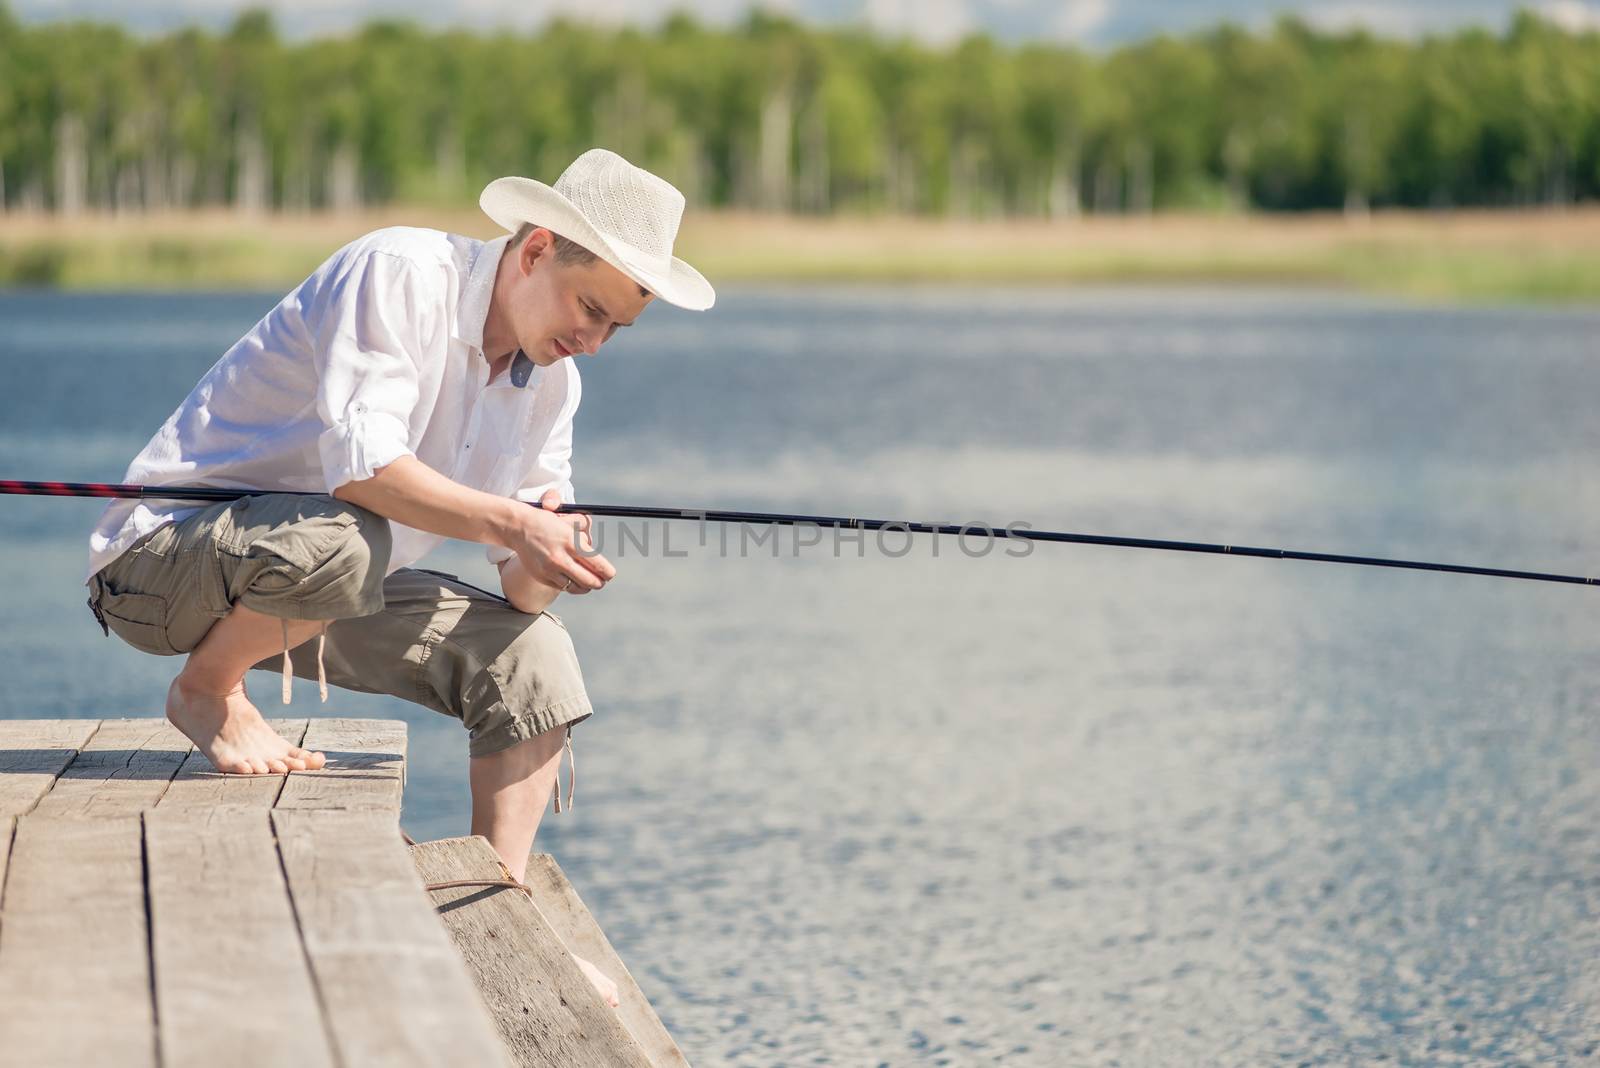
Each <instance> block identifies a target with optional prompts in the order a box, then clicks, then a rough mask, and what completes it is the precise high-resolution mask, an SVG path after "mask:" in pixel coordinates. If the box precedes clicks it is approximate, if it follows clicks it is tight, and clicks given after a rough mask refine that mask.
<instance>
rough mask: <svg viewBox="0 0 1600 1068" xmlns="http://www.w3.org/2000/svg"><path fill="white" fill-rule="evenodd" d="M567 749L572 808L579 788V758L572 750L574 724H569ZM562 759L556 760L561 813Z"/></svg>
mask: <svg viewBox="0 0 1600 1068" xmlns="http://www.w3.org/2000/svg"><path fill="white" fill-rule="evenodd" d="M564 748H565V749H566V751H567V763H568V765H569V766H570V770H569V771H568V772H567V808H568V809H569V810H570V809H571V808H572V793H573V791H574V790H576V789H577V788H578V758H577V757H576V756H575V755H573V752H572V724H570V723H569V724H567V741H566V744H565V747H564ZM561 811H562V809H561V761H560V758H559V757H558V758H557V760H556V814H557V815H560V814H561Z"/></svg>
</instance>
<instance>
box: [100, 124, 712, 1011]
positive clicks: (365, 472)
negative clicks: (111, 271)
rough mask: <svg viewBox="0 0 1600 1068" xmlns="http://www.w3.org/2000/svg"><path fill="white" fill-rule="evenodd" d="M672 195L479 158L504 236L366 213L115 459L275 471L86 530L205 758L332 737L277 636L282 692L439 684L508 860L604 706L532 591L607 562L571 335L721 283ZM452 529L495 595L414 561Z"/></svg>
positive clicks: (136, 465) (150, 468) (116, 515)
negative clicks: (590, 509)
mask: <svg viewBox="0 0 1600 1068" xmlns="http://www.w3.org/2000/svg"><path fill="white" fill-rule="evenodd" d="M683 203H684V202H683V197H682V195H681V194H680V193H679V192H678V191H677V190H676V189H674V188H673V187H672V186H671V185H669V184H668V183H667V182H665V181H663V180H662V179H660V178H658V177H656V176H655V175H653V174H650V173H649V172H647V171H644V170H642V169H640V168H637V167H634V166H633V165H632V164H630V163H628V162H627V161H626V160H624V159H623V158H622V157H620V156H618V155H616V154H615V153H612V152H607V151H605V150H602V149H593V150H590V151H588V152H585V153H584V154H583V155H582V156H580V157H579V158H578V159H577V160H576V161H574V162H573V164H572V165H571V166H570V167H568V168H567V170H566V171H565V172H564V173H563V174H562V175H561V177H560V179H559V180H557V182H556V184H555V186H554V187H553V188H552V187H550V186H547V185H544V184H543V183H540V182H535V181H532V180H530V179H526V178H501V179H499V180H497V181H495V182H492V183H490V184H489V186H488V187H487V188H486V189H485V190H484V192H483V195H482V197H481V198H480V200H479V204H480V206H481V207H482V208H483V210H484V211H485V213H487V214H488V215H489V217H490V218H492V219H493V220H494V221H495V222H496V223H499V224H500V225H501V226H503V227H504V228H505V229H506V230H508V231H513V232H514V236H508V237H501V238H499V239H496V240H493V241H488V242H479V241H474V240H471V239H469V238H464V237H459V236H456V235H451V234H444V233H440V232H438V231H432V230H422V229H412V228H400V227H396V228H391V229H386V230H379V231H376V232H374V233H371V234H368V235H366V236H365V237H362V238H359V239H357V240H356V241H354V242H352V243H351V244H349V245H347V246H346V247H344V248H343V249H341V250H339V251H338V252H337V253H335V254H334V255H333V256H332V258H330V259H329V260H328V261H327V262H326V263H324V264H323V265H322V266H321V267H320V268H318V270H317V271H316V272H315V273H314V274H313V275H312V276H311V277H310V278H308V279H307V280H306V281H305V282H303V283H302V284H301V285H300V286H299V287H298V288H297V289H295V290H294V291H293V292H292V293H290V294H289V295H288V296H287V297H285V298H284V299H283V301H282V302H280V303H279V304H278V306H277V307H275V308H274V309H273V310H272V311H270V312H268V313H267V315H266V317H265V318H263V319H262V320H261V321H260V322H259V323H257V324H256V325H255V327H254V328H253V329H252V330H251V331H250V332H249V333H248V334H246V335H245V336H244V337H243V338H241V339H240V340H239V342H238V343H237V344H235V345H234V346H233V348H231V349H230V350H229V351H228V352H227V354H226V355H224V356H223V357H222V359H221V360H220V361H219V362H218V363H217V364H216V366H214V367H213V368H212V369H211V370H210V371H209V372H208V373H207V374H206V376H205V377H204V378H203V379H201V381H200V383H199V385H197V386H196V387H195V389H194V391H193V392H191V393H190V394H189V396H188V398H187V399H186V400H184V402H183V403H182V404H181V405H180V406H179V407H178V409H177V411H175V412H174V413H173V414H172V416H171V417H169V418H168V420H167V421H166V423H165V424H164V425H163V426H162V428H161V429H160V430H159V431H158V432H157V433H156V435H155V437H153V438H152V439H151V440H150V442H149V444H147V445H146V446H145V448H144V451H143V452H141V453H140V454H139V456H138V457H137V458H136V459H135V460H134V461H133V464H132V466H130V467H129V468H128V473H127V475H126V480H127V481H129V482H139V483H144V484H148V485H175V484H186V485H203V486H224V487H240V488H248V489H258V490H267V491H273V492H271V493H269V494H266V495H261V496H254V497H244V498H241V499H239V500H237V501H232V502H227V503H221V504H217V505H213V506H211V507H206V508H195V507H192V506H191V507H183V506H180V505H177V504H175V503H167V502H162V501H159V500H145V501H139V502H133V501H117V502H114V503H112V504H111V505H110V506H109V507H108V508H107V509H106V512H105V514H104V516H103V517H102V519H101V522H100V524H99V526H98V528H97V529H96V530H95V532H94V534H93V536H92V537H91V539H90V549H91V560H90V578H89V586H90V597H89V603H90V607H91V608H92V609H93V611H94V613H95V616H96V618H97V619H99V620H100V622H101V625H102V626H103V627H105V628H106V629H107V631H108V633H109V632H110V631H115V632H116V633H117V635H118V636H119V637H121V638H123V639H124V640H126V641H127V642H128V643H129V644H131V645H133V646H134V647H136V648H138V649H141V650H144V651H146V652H151V653H157V654H167V655H171V654H181V653H186V654H188V659H187V661H186V662H185V663H184V666H183V669H182V670H181V671H180V672H179V673H178V675H177V677H176V678H175V679H174V680H173V682H172V685H171V687H170V689H169V691H168V694H167V705H166V711H167V718H168V719H169V720H171V722H172V723H173V724H174V725H175V726H176V727H177V728H178V729H179V730H181V731H182V732H183V733H184V734H185V735H186V736H188V737H189V738H190V740H192V741H193V742H194V743H195V745H196V746H197V747H198V748H199V749H200V750H201V752H203V753H204V754H205V755H206V757H207V759H209V760H210V761H211V763H212V765H213V766H214V767H215V768H216V769H217V770H218V771H222V772H228V773H235V774H269V773H279V774H281V773H285V772H288V771H303V770H307V769H314V768H320V767H322V766H323V764H324V756H323V754H321V753H315V752H310V751H307V750H305V749H301V748H299V747H297V746H294V745H291V744H290V743H289V742H287V741H285V740H284V739H283V738H282V737H280V736H279V735H278V734H277V733H276V732H275V731H273V730H272V728H271V727H270V726H268V725H267V723H266V722H265V721H264V720H263V719H262V717H261V714H260V712H259V711H258V710H257V709H256V707H255V706H254V705H253V704H252V703H251V702H250V700H249V698H248V697H247V695H246V693H245V689H244V676H245V672H246V671H247V670H248V669H249V668H251V667H258V668H268V669H270V668H273V667H275V666H277V665H278V664H280V663H281V665H282V668H283V671H284V681H283V698H284V700H285V701H286V702H287V701H288V699H289V673H290V671H291V668H292V670H293V671H294V672H295V673H297V674H300V675H302V676H304V677H313V678H317V679H318V681H319V685H320V686H321V688H322V694H323V699H324V700H326V697H327V691H326V685H327V683H329V682H331V683H333V684H335V685H338V686H343V687H346V688H348V689H352V690H361V691H366V692H374V693H388V694H393V695H395V696H398V697H403V698H405V699H407V700H410V701H414V702H417V703H420V704H423V705H426V706H428V707H430V708H433V709H435V710H437V711H441V712H444V713H447V714H449V715H453V716H456V717H458V718H460V719H461V720H462V722H463V724H464V725H465V726H466V728H467V730H468V732H469V737H470V743H469V753H470V757H471V759H470V760H469V762H468V763H469V768H470V772H469V778H470V783H471V790H472V833H473V834H481V835H484V836H485V837H486V838H488V840H489V842H490V843H491V844H492V845H493V846H494V848H495V850H496V851H497V852H498V853H499V855H500V857H501V859H502V860H504V861H505V864H506V867H508V868H509V869H510V870H511V874H512V875H513V876H514V877H515V878H516V879H518V880H519V881H520V880H521V879H522V878H523V876H524V873H525V870H526V866H527V860H528V852H529V849H530V848H531V846H532V843H533V838H534V835H535V833H536V831H537V830H538V826H539V821H540V818H541V816H542V815H543V811H544V808H545V805H546V804H547V802H548V800H549V797H550V794H551V788H552V785H554V786H556V787H559V781H558V775H559V765H560V756H561V752H562V748H563V743H565V746H566V748H567V751H568V754H569V756H570V754H571V730H572V727H573V725H575V724H577V723H579V722H581V721H582V720H584V719H586V718H588V717H589V715H590V714H591V713H592V709H591V707H590V704H589V700H588V697H587V695H586V693H585V690H584V686H583V678H582V675H581V673H580V671H579V668H578V662H577V658H576V655H575V654H574V652H573V648H572V642H571V640H570V639H569V638H568V636H567V632H566V629H565V628H564V626H563V625H562V624H561V622H560V621H559V620H558V619H557V618H556V617H555V616H553V615H551V614H550V613H549V612H548V611H547V609H548V607H549V606H550V605H551V604H552V603H553V602H554V601H555V599H556V597H558V596H559V595H560V594H562V593H569V594H575V595H576V594H584V593H588V592H590V591H593V590H598V589H602V588H603V587H604V586H605V585H606V583H607V582H609V581H610V580H611V579H612V578H613V577H615V575H616V570H615V568H613V567H612V566H611V564H610V563H609V562H608V561H607V560H606V559H605V558H604V557H602V556H600V555H598V554H595V553H593V552H592V545H591V543H590V542H589V538H588V532H589V517H588V516H584V515H568V514H557V513H556V512H554V511H553V509H555V508H556V507H558V506H559V505H560V504H561V503H562V502H563V501H566V502H570V501H572V500H573V499H574V496H573V489H572V483H571V481H570V473H571V463H570V458H571V452H572V419H573V413H574V412H575V411H576V409H577V407H578V401H579V396H580V390H579V377H578V371H577V368H576V366H575V365H574V363H573V361H572V360H571V359H570V358H569V357H572V356H574V355H576V354H577V353H586V354H589V355H593V354H594V353H595V352H597V351H598V350H599V348H600V346H601V345H603V344H604V343H605V342H606V341H607V340H608V339H609V338H610V337H611V336H612V335H613V334H614V333H615V332H616V331H617V330H618V329H619V328H623V327H627V326H630V325H632V324H633V322H634V320H635V319H636V318H637V317H638V315H639V314H640V313H641V312H642V311H643V310H644V308H645V307H646V306H647V305H648V304H649V303H650V302H651V300H653V299H654V298H656V297H659V298H661V299H662V300H665V301H667V302H669V303H672V304H676V305H679V306H682V307H685V308H691V309H695V310H703V309H705V308H709V307H710V306H711V304H712V302H713V300H714V299H715V295H714V293H713V291H712V288H711V286H710V284H709V283H707V282H706V280H705V279H704V278H703V277H701V276H700V274H699V273H698V272H696V271H695V270H694V269H693V268H692V267H690V266H689V265H688V264H686V263H684V262H683V261H681V260H679V259H677V258H676V257H674V256H673V255H672V244H673V241H674V240H675V238H676V236H677V230H678V224H679V221H680V219H681V217H682V212H683ZM534 502H536V503H537V504H539V505H542V508H539V507H532V506H531V504H532V503H534ZM445 538H459V539H465V540H469V541H476V542H481V543H483V544H485V545H486V546H488V556H489V559H490V561H491V562H493V563H495V564H497V565H498V566H499V569H500V581H501V586H502V589H503V591H504V594H505V596H504V598H503V599H502V598H499V597H496V596H494V595H492V594H489V593H486V592H484V591H482V590H479V589H477V588H475V587H473V586H470V585H467V584H466V583H463V582H461V581H459V580H457V579H455V578H454V577H452V576H446V575H441V574H439V573H436V572H428V571H419V570H414V569H411V568H410V567H409V565H411V564H413V563H416V562H417V561H418V560H419V559H420V558H421V557H422V556H423V555H424V554H425V553H426V552H427V551H428V550H429V549H431V548H432V547H434V546H435V545H437V544H439V543H440V542H441V541H443V540H444V539H445ZM312 639H315V641H314V642H313V641H312ZM291 650H292V651H293V652H292V653H291ZM280 656H281V661H280V660H279V657H280ZM569 789H570V787H569ZM569 803H570V794H569ZM556 808H557V811H558V812H559V811H560V810H561V799H560V792H559V789H557V791H556ZM584 963H586V962H584ZM585 970H586V971H589V972H590V973H591V978H592V979H595V980H596V983H597V985H601V980H600V979H599V978H598V973H594V972H593V970H592V967H586V969H585ZM613 1003H614V997H613Z"/></svg>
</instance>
